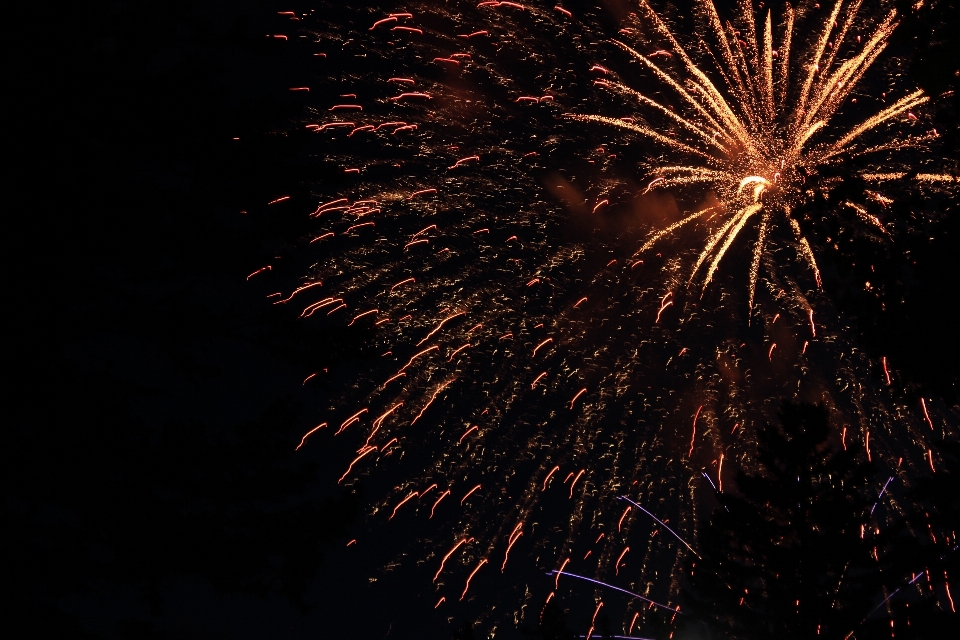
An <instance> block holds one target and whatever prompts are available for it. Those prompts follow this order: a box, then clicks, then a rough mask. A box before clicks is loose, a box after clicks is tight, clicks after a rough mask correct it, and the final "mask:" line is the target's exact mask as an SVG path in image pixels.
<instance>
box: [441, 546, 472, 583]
mask: <svg viewBox="0 0 960 640" xmlns="http://www.w3.org/2000/svg"><path fill="white" fill-rule="evenodd" d="M472 540H473V538H469V537H467V536H464V537H463V538H460V541H459V542H457V543H456V544H455V545H453V548H452V549H450V551H448V552H447V555H445V556H443V560H441V561H440V568H439V569H437V572H436V573H435V574H434V575H433V581H434V582H436V581H437V578H439V577H440V574H441V573H442V572H443V566H444V565H445V564H447V560H449V559H450V556H452V555H453V552H454V551H456V550H457V549H459V548H460V546H461V545H464V544H467V543H469V542H470V541H472Z"/></svg>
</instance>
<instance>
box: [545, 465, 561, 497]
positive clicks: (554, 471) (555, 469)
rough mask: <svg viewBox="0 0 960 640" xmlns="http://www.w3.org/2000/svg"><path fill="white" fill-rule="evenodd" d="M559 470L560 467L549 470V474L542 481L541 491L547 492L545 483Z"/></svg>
mask: <svg viewBox="0 0 960 640" xmlns="http://www.w3.org/2000/svg"><path fill="white" fill-rule="evenodd" d="M559 469H560V466H559V465H557V466H555V467H554V468H553V469H550V473H548V474H547V477H546V478H544V479H543V489H542V491H546V490H547V483H548V482H550V476H552V475H553V474H554V473H556V472H557V471H558V470H559Z"/></svg>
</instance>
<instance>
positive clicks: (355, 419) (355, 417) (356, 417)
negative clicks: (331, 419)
mask: <svg viewBox="0 0 960 640" xmlns="http://www.w3.org/2000/svg"><path fill="white" fill-rule="evenodd" d="M367 411H368V409H365V408H364V409H361V410H360V411H357V412H356V413H355V414H353V415H352V416H350V417H349V418H347V419H346V420H344V421H343V424H341V425H340V428H339V429H337V432H336V433H335V434H333V435H335V436H336V435H340V433H341V432H342V431H343V430H344V429H346V428H347V427H349V426H350V425H352V424H354V423H356V422H359V421H360V416H362V415H363V414H365V413H366V412H367Z"/></svg>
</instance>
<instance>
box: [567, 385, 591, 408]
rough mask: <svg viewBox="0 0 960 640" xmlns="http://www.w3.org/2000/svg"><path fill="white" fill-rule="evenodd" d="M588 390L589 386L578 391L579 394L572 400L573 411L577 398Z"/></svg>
mask: <svg viewBox="0 0 960 640" xmlns="http://www.w3.org/2000/svg"><path fill="white" fill-rule="evenodd" d="M586 392H587V388H586V387H584V388H583V389H580V391H577V395H575V396H573V400H571V401H570V410H571V411H573V405H574V404H576V402H577V398H579V397H580V396H582V395H583V394H585V393H586Z"/></svg>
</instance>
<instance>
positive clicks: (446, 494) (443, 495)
mask: <svg viewBox="0 0 960 640" xmlns="http://www.w3.org/2000/svg"><path fill="white" fill-rule="evenodd" d="M448 495H450V490H449V489H448V490H446V491H444V492H443V493H441V494H440V497H439V498H437V501H436V502H434V503H433V506H432V507H430V519H431V520H432V519H433V513H434V511H436V510H437V505H438V504H440V501H441V500H443V499H444V498H446V497H447V496H448Z"/></svg>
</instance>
